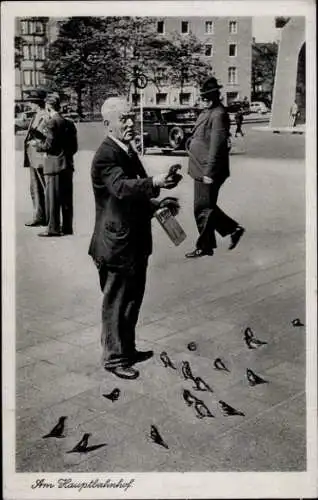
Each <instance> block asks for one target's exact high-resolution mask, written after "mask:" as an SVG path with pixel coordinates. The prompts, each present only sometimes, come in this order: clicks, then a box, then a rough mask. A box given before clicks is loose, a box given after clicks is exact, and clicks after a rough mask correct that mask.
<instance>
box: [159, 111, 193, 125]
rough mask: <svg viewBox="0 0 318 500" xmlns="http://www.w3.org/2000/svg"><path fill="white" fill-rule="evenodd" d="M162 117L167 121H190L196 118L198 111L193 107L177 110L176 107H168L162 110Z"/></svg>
mask: <svg viewBox="0 0 318 500" xmlns="http://www.w3.org/2000/svg"><path fill="white" fill-rule="evenodd" d="M161 114H162V117H163V119H164V120H165V121H167V122H172V121H173V122H174V121H178V122H182V121H188V120H196V118H197V116H198V112H196V111H195V110H193V109H180V110H175V109H167V110H163V111H161Z"/></svg>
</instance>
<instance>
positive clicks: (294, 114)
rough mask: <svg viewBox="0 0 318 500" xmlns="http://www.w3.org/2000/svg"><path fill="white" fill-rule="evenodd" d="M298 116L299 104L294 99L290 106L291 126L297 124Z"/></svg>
mask: <svg viewBox="0 0 318 500" xmlns="http://www.w3.org/2000/svg"><path fill="white" fill-rule="evenodd" d="M297 116H298V104H297V102H296V101H294V103H293V105H292V106H291V108H290V113H289V119H290V121H289V126H290V127H295V126H296V121H297Z"/></svg>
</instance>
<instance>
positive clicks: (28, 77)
mask: <svg viewBox="0 0 318 500" xmlns="http://www.w3.org/2000/svg"><path fill="white" fill-rule="evenodd" d="M23 84H24V85H27V86H30V85H33V72H32V71H30V70H24V71H23Z"/></svg>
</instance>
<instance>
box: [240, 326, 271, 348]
mask: <svg viewBox="0 0 318 500" xmlns="http://www.w3.org/2000/svg"><path fill="white" fill-rule="evenodd" d="M244 340H245V343H246V345H247V347H248V348H249V349H256V348H257V347H260V346H261V345H265V344H267V342H265V341H264V340H259V339H257V338H256V337H255V334H254V332H253V331H252V330H251V328H250V327H247V328H246V329H245V331H244Z"/></svg>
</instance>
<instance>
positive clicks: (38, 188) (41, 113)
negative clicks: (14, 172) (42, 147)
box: [24, 90, 49, 227]
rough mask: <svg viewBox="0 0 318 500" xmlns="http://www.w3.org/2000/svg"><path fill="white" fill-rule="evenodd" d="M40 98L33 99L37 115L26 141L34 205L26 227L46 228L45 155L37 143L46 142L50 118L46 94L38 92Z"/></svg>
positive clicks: (26, 158) (31, 124) (27, 162)
mask: <svg viewBox="0 0 318 500" xmlns="http://www.w3.org/2000/svg"><path fill="white" fill-rule="evenodd" d="M37 94H38V97H35V98H33V99H32V100H31V101H30V102H31V103H32V105H33V107H34V109H35V114H34V117H33V118H32V120H31V122H30V126H29V128H28V131H27V135H26V138H25V141H24V167H28V168H29V170H30V193H31V198H32V203H33V219H32V220H31V221H30V222H26V223H25V225H26V226H31V227H33V226H45V225H46V210H45V179H44V173H43V167H44V161H45V153H40V152H37V150H36V147H35V145H36V142H37V141H38V140H41V141H44V140H45V138H46V134H47V128H46V127H47V123H48V120H49V116H48V114H47V112H46V111H45V109H44V107H45V97H46V92H44V91H40V90H39V91H38V92H37Z"/></svg>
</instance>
